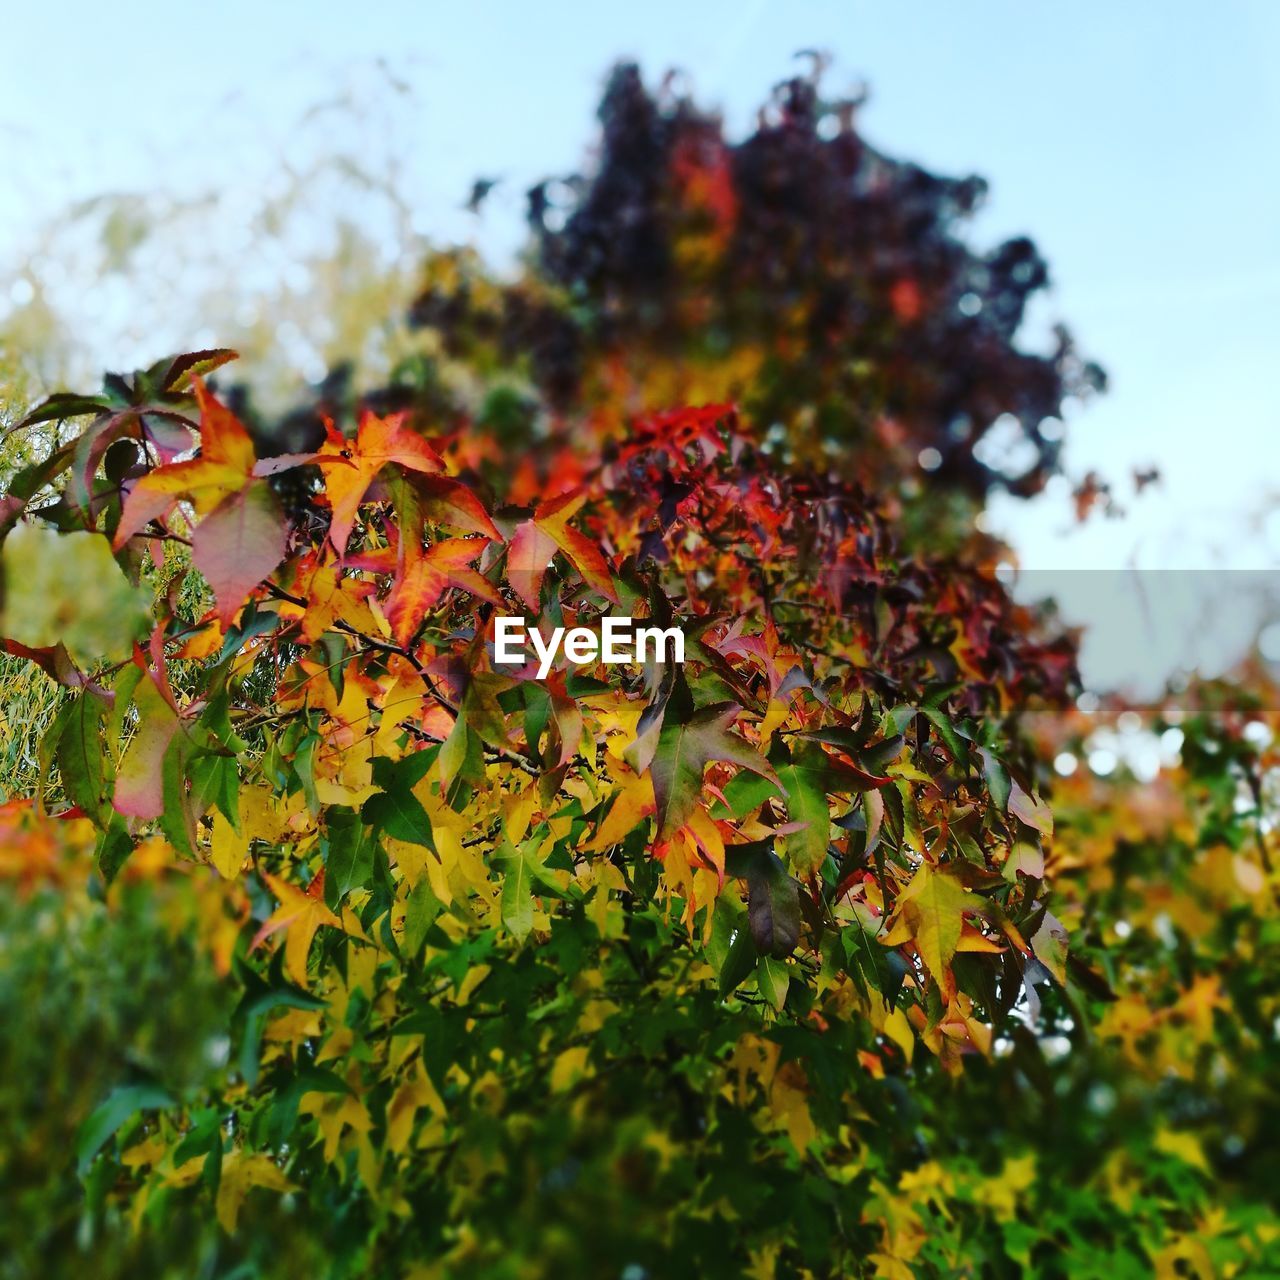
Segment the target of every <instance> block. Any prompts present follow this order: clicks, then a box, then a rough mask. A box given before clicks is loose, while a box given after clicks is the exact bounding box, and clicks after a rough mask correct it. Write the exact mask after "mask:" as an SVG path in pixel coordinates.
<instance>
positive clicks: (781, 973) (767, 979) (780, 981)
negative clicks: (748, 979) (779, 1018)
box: [756, 956, 791, 1012]
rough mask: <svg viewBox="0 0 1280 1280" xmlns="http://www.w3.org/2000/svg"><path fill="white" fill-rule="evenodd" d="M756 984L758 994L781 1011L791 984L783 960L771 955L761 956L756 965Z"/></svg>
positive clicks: (789, 975)
mask: <svg viewBox="0 0 1280 1280" xmlns="http://www.w3.org/2000/svg"><path fill="white" fill-rule="evenodd" d="M756 984H757V985H758V986H759V988H760V994H761V995H762V996H764V998H765V999H766V1000H767V1001H768V1002H769V1003H770V1004H771V1005H772V1006H773V1007H774V1009H776V1010H778V1011H779V1012H781V1010H782V1006H783V1005H784V1004H786V1002H787V990H788V988H789V987H790V986H791V974H790V971H789V970H788V968H787V963H786V961H785V960H775V959H774V958H773V957H772V956H761V957H760V962H759V963H758V964H757V965H756Z"/></svg>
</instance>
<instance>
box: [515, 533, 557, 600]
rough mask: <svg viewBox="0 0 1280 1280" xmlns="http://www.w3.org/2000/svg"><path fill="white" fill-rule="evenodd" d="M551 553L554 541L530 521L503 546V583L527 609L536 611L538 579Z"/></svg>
mask: <svg viewBox="0 0 1280 1280" xmlns="http://www.w3.org/2000/svg"><path fill="white" fill-rule="evenodd" d="M555 553H556V542H555V539H554V538H552V537H550V536H549V535H548V534H546V533H544V532H543V531H542V530H541V529H539V528H538V526H537V525H536V524H535V523H534V522H533V521H532V520H526V521H525V522H524V523H523V524H522V525H520V526H519V527H518V528H517V529H516V531H515V533H514V534H513V535H512V537H511V542H510V543H509V544H508V546H507V581H508V582H509V583H510V584H511V587H512V589H513V590H514V591H515V593H516V595H518V596H519V597H520V599H521V600H523V601H524V602H525V604H527V605H528V606H529V608H530V609H534V610H537V609H538V608H539V607H540V606H539V599H540V597H541V594H542V579H543V578H544V577H545V576H546V572H547V569H548V567H549V566H550V564H551V558H552V556H554V555H555Z"/></svg>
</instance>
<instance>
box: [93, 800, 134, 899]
mask: <svg viewBox="0 0 1280 1280" xmlns="http://www.w3.org/2000/svg"><path fill="white" fill-rule="evenodd" d="M132 852H133V837H132V836H131V835H130V834H129V828H128V827H127V826H126V825H125V823H124V819H123V818H121V817H120V816H119V815H118V814H112V815H111V825H110V826H109V827H108V828H107V829H106V830H105V831H104V832H103V833H102V834H101V835H100V836H99V837H98V846H97V859H98V872H99V874H100V875H101V876H102V878H103V880H104V881H106V883H107V884H110V883H111V882H112V881H113V880H114V879H115V878H116V876H118V875H119V874H120V868H121V867H123V866H124V864H125V863H126V862H127V861H128V860H129V855H130V854H131V853H132Z"/></svg>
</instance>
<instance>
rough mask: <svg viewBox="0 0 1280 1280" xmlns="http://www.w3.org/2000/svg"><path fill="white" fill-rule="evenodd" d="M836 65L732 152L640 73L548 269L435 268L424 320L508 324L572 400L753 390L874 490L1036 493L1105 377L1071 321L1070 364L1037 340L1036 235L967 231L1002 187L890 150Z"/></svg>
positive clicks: (481, 329)
mask: <svg viewBox="0 0 1280 1280" xmlns="http://www.w3.org/2000/svg"><path fill="white" fill-rule="evenodd" d="M820 73H821V60H819V65H818V66H817V67H816V68H815V74H814V75H813V76H811V77H796V78H793V79H791V80H788V81H786V82H785V83H783V84H782V85H780V86H779V87H778V89H777V90H776V91H775V95H774V98H773V100H772V101H771V102H770V103H768V104H766V106H765V108H764V109H763V110H762V111H761V113H760V118H759V122H758V124H757V127H756V129H755V131H754V132H753V133H751V134H750V135H749V136H748V137H746V138H744V139H743V140H741V141H740V142H732V141H730V140H729V139H728V138H727V137H726V136H725V132H724V128H723V125H722V123H721V121H720V120H719V118H718V117H716V116H715V115H713V114H710V113H708V112H706V111H704V110H702V109H700V108H699V107H698V106H697V105H696V104H695V103H694V102H693V100H692V99H691V98H689V97H687V96H684V95H682V94H680V93H677V92H676V91H675V90H674V89H673V88H672V84H671V82H670V81H668V82H666V83H665V84H664V86H663V88H662V90H660V91H659V92H658V93H653V92H650V91H649V90H647V89H646V88H645V86H644V84H643V82H642V81H641V78H640V74H639V72H638V70H637V69H636V68H635V67H634V66H630V65H622V66H619V67H618V68H616V69H615V71H614V73H613V75H612V77H611V79H610V81H609V84H608V87H607V89H606V91H605V95H604V99H603V101H602V103H601V106H600V121H601V126H602V129H601V138H600V144H599V153H598V156H597V157H596V161H595V164H594V166H593V168H592V169H591V171H590V172H589V174H587V175H585V176H584V175H574V176H572V177H569V178H566V179H563V180H560V181H554V182H546V183H543V184H541V185H539V186H538V187H536V188H534V190H533V191H531V192H530V193H529V218H530V223H531V226H532V228H533V231H534V236H535V253H534V256H533V264H532V267H531V269H530V271H529V272H528V273H527V274H526V275H525V277H524V278H523V279H521V280H520V281H518V282H517V283H516V284H515V285H514V286H512V287H510V288H500V289H494V288H492V287H488V288H486V286H485V284H484V282H483V281H481V280H476V279H475V278H474V277H475V275H476V273H475V272H474V270H467V264H466V263H465V261H463V262H461V263H460V264H455V265H454V268H453V270H446V269H442V270H440V271H438V272H435V273H432V274H431V275H430V276H429V277H428V279H427V281H426V282H425V287H424V289H423V292H422V293H421V295H420V297H419V298H418V301H417V302H416V304H415V308H414V312H413V316H414V318H415V319H416V320H417V321H418V323H420V324H424V325H431V326H433V327H436V328H438V329H440V330H441V331H442V332H443V333H444V335H445V337H446V341H447V342H448V343H450V344H452V345H453V347H454V349H459V350H463V349H466V348H467V346H468V344H471V343H474V342H475V340H476V339H477V338H482V337H488V336H490V335H494V334H496V335H498V341H499V345H500V346H501V347H502V348H503V349H504V351H505V352H506V353H508V354H510V353H515V352H519V353H521V354H522V355H524V356H525V357H526V358H527V361H528V370H529V375H530V377H531V379H532V381H533V383H534V385H535V386H536V387H537V389H538V391H539V392H540V394H541V395H543V396H544V397H545V398H546V400H547V402H548V404H549V405H550V406H551V407H552V408H553V409H560V410H564V409H569V408H572V409H577V408H578V407H580V406H581V405H582V404H584V403H585V404H588V405H593V406H596V407H598V408H599V410H600V412H601V413H602V414H605V415H608V414H610V413H614V414H616V413H617V412H618V406H619V405H621V404H625V403H627V402H628V401H629V400H633V399H639V400H641V401H642V402H644V403H647V404H650V405H652V404H653V400H652V397H653V396H654V395H655V393H656V394H657V395H658V396H660V397H661V399H662V401H663V402H665V403H667V404H672V403H684V402H703V401H717V400H735V401H737V402H739V403H741V404H742V406H743V408H744V410H745V411H746V412H747V413H748V414H749V415H750V416H751V417H752V418H753V419H754V420H755V421H757V422H760V423H762V424H770V425H775V426H776V427H777V428H778V429H779V430H780V431H782V432H783V433H785V435H786V437H787V438H788V439H789V440H790V441H791V443H792V445H793V446H794V447H796V448H798V449H802V450H806V451H808V452H810V453H812V452H813V451H815V450H817V449H818V448H819V447H820V446H823V445H826V446H828V447H830V446H839V447H840V448H841V449H843V450H848V451H849V452H848V453H847V454H846V459H847V462H848V464H849V465H851V466H852V467H854V468H856V469H857V471H858V472H859V474H860V475H861V476H862V478H863V480H864V481H866V482H868V483H877V484H883V483H885V482H888V483H891V484H896V483H897V481H898V480H899V479H900V477H901V474H902V473H903V472H907V473H910V472H912V471H915V472H917V473H918V472H919V465H918V464H917V456H919V457H920V458H921V459H922V460H923V461H922V464H920V465H923V466H924V467H925V469H926V470H932V471H933V472H934V473H935V481H940V482H942V483H943V484H945V485H946V486H948V487H950V488H952V489H963V490H968V491H970V492H973V493H977V494H981V493H983V492H985V491H986V490H987V489H988V488H989V487H990V486H992V485H993V484H1004V485H1007V486H1009V487H1011V488H1013V489H1014V490H1015V491H1016V492H1019V493H1022V494H1029V493H1034V492H1036V491H1037V490H1038V489H1039V488H1040V487H1041V486H1042V485H1043V483H1044V481H1045V479H1046V478H1047V477H1048V475H1049V474H1051V473H1052V471H1053V470H1054V468H1055V467H1056V464H1057V459H1058V449H1059V442H1060V440H1061V431H1060V430H1059V429H1056V428H1060V425H1061V424H1060V423H1056V421H1055V420H1056V419H1058V418H1059V417H1060V416H1061V414H1062V409H1063V403H1064V401H1065V400H1067V399H1069V398H1072V397H1082V396H1087V395H1088V394H1089V393H1090V392H1092V391H1094V390H1096V389H1098V388H1100V387H1101V386H1103V385H1104V382H1105V379H1104V377H1103V375H1102V372H1101V370H1100V369H1099V368H1098V367H1097V366H1096V365H1094V364H1091V363H1088V362H1085V361H1083V360H1082V359H1080V357H1079V356H1078V355H1077V354H1076V353H1075V350H1074V346H1073V344H1072V341H1071V339H1070V337H1069V335H1068V334H1067V332H1066V330H1065V329H1063V328H1061V327H1059V328H1058V330H1057V331H1056V336H1055V343H1056V345H1055V348H1054V349H1053V350H1052V351H1051V352H1049V353H1048V354H1039V353H1036V352H1033V351H1028V350H1024V349H1022V348H1021V347H1019V346H1018V345H1017V341H1016V339H1017V337H1018V333H1019V330H1020V328H1021V326H1022V322H1023V318H1024V315H1025V313H1026V310H1027V306H1028V303H1029V302H1030V301H1031V300H1032V299H1033V298H1034V296H1035V295H1036V293H1037V292H1038V291H1040V290H1042V289H1043V288H1044V287H1045V286H1046V285H1047V283H1048V271H1047V268H1046V266H1045V263H1044V261H1043V259H1042V258H1041V256H1040V254H1039V253H1038V251H1037V250H1036V248H1035V245H1034V244H1033V243H1032V242H1031V241H1030V240H1028V239H1025V238H1019V239H1014V240H1010V241H1008V242H1006V243H1004V244H1002V245H999V246H997V247H996V248H994V249H992V250H991V251H990V252H987V253H979V252H976V251H975V250H973V249H972V248H970V247H969V245H968V244H967V243H966V242H965V240H964V238H963V226H964V222H965V220H966V219H967V218H969V217H970V216H971V215H972V214H973V213H974V212H975V210H976V209H977V208H978V207H979V205H980V204H981V201H982V199H983V197H984V195H985V193H986V184H985V183H984V182H983V181H982V179H980V178H976V177H969V178H964V179H952V178H944V177H939V176H937V175H935V174H931V173H929V172H928V171H926V170H925V169H923V168H921V167H920V166H919V165H916V164H911V163H904V162H900V161H896V160H894V159H892V158H890V157H889V156H886V155H884V154H883V153H882V152H880V151H878V150H877V149H876V148H875V147H873V146H872V145H871V144H870V143H869V142H867V140H866V139H865V138H864V137H863V136H862V135H861V133H860V132H859V131H858V128H857V125H856V113H857V108H858V106H859V101H855V100H848V99H836V100H831V99H829V98H824V97H823V96H822V92H821V77H820ZM459 265H460V266H461V267H462V270H459V269H458V266H459ZM998 422H999V423H1000V424H1001V426H1002V427H1003V426H1009V425H1012V427H1013V433H1014V436H1015V441H1016V443H1017V445H1018V447H1017V448H1015V449H1013V450H1012V451H1011V452H1008V453H1005V454H1002V452H1001V451H1002V450H1005V451H1008V450H1009V445H1010V443H1014V442H1008V441H1006V442H1003V444H1002V445H998V444H997V441H996V438H995V437H996V436H997V435H998V434H999V433H998V432H992V428H993V427H994V426H995V425H996V424H997V423H998ZM984 445H985V449H984ZM993 450H994V452H993Z"/></svg>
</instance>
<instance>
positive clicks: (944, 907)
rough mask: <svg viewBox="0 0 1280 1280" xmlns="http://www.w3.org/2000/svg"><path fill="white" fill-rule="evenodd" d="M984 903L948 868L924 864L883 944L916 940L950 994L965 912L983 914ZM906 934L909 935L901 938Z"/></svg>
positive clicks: (898, 906) (901, 899)
mask: <svg viewBox="0 0 1280 1280" xmlns="http://www.w3.org/2000/svg"><path fill="white" fill-rule="evenodd" d="M983 910H984V903H983V902H982V899H981V898H979V897H978V896H977V895H976V894H974V893H971V892H970V891H969V890H968V889H966V888H964V886H963V885H962V884H961V883H960V881H959V879H957V877H956V876H954V875H952V874H950V872H949V871H948V869H947V868H946V867H935V866H933V865H932V864H930V863H928V862H923V863H921V864H920V866H919V867H918V868H917V870H916V873H915V875H914V876H912V878H911V883H910V884H908V885H907V887H906V888H905V889H904V890H903V891H902V893H901V894H899V896H898V901H897V904H896V907H895V910H894V915H895V919H896V920H897V924H896V926H895V927H894V928H892V929H890V930H889V932H888V933H887V934H883V935H881V938H880V941H881V942H882V943H885V944H886V945H890V946H893V945H897V944H898V943H899V942H902V941H906V939H907V938H911V939H913V940H914V942H915V944H916V949H917V950H918V951H919V952H920V958H921V959H922V960H923V961H924V963H925V965H926V966H927V968H928V970H929V972H930V974H931V975H932V976H933V980H934V981H935V982H936V983H938V985H939V986H940V987H941V988H942V989H943V990H944V991H947V992H950V991H952V990H953V989H954V985H955V984H954V981H953V979H952V977H951V960H952V957H953V956H954V955H955V953H956V948H957V946H958V945H959V942H960V935H961V931H962V927H963V925H964V913H965V912H976V913H982V912H983ZM903 933H905V936H899V935H900V934H903Z"/></svg>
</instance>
